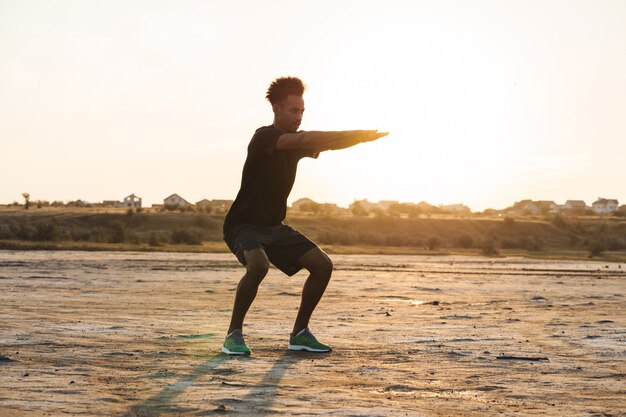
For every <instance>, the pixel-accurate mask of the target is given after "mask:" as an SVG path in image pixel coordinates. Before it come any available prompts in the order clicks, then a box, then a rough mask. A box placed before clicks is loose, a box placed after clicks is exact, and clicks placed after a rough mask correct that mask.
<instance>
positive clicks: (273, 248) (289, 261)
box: [224, 224, 317, 276]
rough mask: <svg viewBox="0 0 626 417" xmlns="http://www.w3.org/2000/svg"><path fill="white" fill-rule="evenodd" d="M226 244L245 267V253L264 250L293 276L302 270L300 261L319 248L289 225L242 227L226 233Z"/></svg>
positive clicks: (234, 227) (235, 227) (275, 263)
mask: <svg viewBox="0 0 626 417" xmlns="http://www.w3.org/2000/svg"><path fill="white" fill-rule="evenodd" d="M224 241H225V242H226V244H227V245H228V247H229V249H230V250H231V251H232V252H233V253H234V254H235V256H236V257H237V259H238V260H239V262H241V264H242V265H244V266H245V265H246V258H245V257H244V251H246V250H252V249H258V248H261V249H263V250H265V253H266V254H267V258H268V259H269V260H270V262H271V263H272V264H273V265H274V266H276V268H278V269H280V270H281V271H283V272H284V273H285V274H287V275H289V276H292V275H295V274H296V273H297V272H298V271H300V270H301V269H302V267H301V266H298V265H297V264H296V261H297V260H298V259H300V257H302V255H304V254H305V253H307V252H308V251H310V250H311V249H313V248H316V247H317V245H316V244H315V243H313V242H312V241H311V240H309V239H308V238H307V237H306V236H304V235H303V234H302V233H300V232H298V231H297V230H295V229H292V228H291V227H289V226H287V225H285V224H279V225H276V226H255V225H252V224H238V225H235V226H231V227H229V228H228V229H227V230H225V231H224Z"/></svg>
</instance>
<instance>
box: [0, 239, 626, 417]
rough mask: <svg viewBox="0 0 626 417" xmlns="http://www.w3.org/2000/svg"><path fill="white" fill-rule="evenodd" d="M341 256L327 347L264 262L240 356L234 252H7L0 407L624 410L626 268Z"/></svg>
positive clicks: (321, 326) (323, 313) (1, 278)
mask: <svg viewBox="0 0 626 417" xmlns="http://www.w3.org/2000/svg"><path fill="white" fill-rule="evenodd" d="M333 259H334V261H335V267H336V271H335V273H334V276H333V280H332V282H331V285H330V287H329V289H328V291H327V293H326V296H325V297H324V299H323V300H322V302H321V304H320V306H319V307H318V309H317V311H316V313H315V315H314V320H313V321H312V324H311V328H312V330H313V331H314V332H315V333H316V334H317V336H318V337H319V338H320V339H321V340H323V341H325V342H327V343H329V344H331V345H332V346H333V347H334V349H335V350H334V351H333V352H331V353H329V354H311V353H299V352H289V351H287V350H286V346H287V342H288V332H289V331H290V330H291V325H292V321H293V319H294V318H295V314H296V309H297V305H298V302H299V293H300V288H301V285H302V283H303V281H304V278H305V276H306V275H305V274H304V272H301V273H300V274H298V275H296V276H295V277H292V278H288V277H285V276H283V275H282V274H281V273H280V272H279V271H277V270H272V271H271V272H270V274H269V275H268V277H267V278H266V280H265V281H264V282H263V284H262V286H261V288H260V290H259V295H258V297H257V300H256V301H255V304H253V307H252V309H251V311H250V313H249V316H248V321H247V325H246V328H245V329H244V333H245V334H246V337H247V341H248V344H249V345H250V347H251V348H252V350H253V354H252V356H250V357H235V358H233V357H227V356H226V355H222V354H219V353H218V352H219V349H220V347H221V343H222V340H223V337H224V331H225V330H226V327H227V324H228V321H229V317H230V309H231V303H232V299H233V296H234V289H235V286H236V284H237V282H238V280H239V278H240V276H241V274H242V268H241V267H240V266H239V265H238V264H237V263H235V262H234V257H233V256H232V255H229V254H163V253H106V252H100V253H88V252H80V253H79V252H9V251H0V416H40V415H85V416H175V415H176V416H177V415H181V416H207V415H257V416H262V415H293V416H309V415H341V416H482V415H550V416H553V415H563V416H616V415H625V412H624V410H625V409H626V385H625V379H626V364H625V359H626V309H625V307H626V299H625V295H626V264H616V263H613V264H607V263H594V262H574V261H568V262H556V261H535V260H528V259H520V258H507V259H487V258H480V257H476V258H473V257H424V256H421V257H410V256H375V255H368V256H355V255H352V256H347V255H346V256H334V257H333Z"/></svg>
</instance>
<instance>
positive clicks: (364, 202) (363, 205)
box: [348, 198, 377, 211]
mask: <svg viewBox="0 0 626 417" xmlns="http://www.w3.org/2000/svg"><path fill="white" fill-rule="evenodd" d="M376 206H377V205H376V204H375V203H371V202H369V201H367V198H366V199H364V200H354V202H353V203H352V204H350V205H349V206H348V208H349V209H350V210H351V211H353V210H354V208H355V207H360V208H362V209H365V210H366V211H369V210H371V209H373V208H374V207H376Z"/></svg>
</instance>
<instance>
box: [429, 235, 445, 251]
mask: <svg viewBox="0 0 626 417" xmlns="http://www.w3.org/2000/svg"><path fill="white" fill-rule="evenodd" d="M440 246H441V239H439V238H438V237H437V236H431V237H429V238H428V239H426V247H428V250H435V249H438V248H439V247H440Z"/></svg>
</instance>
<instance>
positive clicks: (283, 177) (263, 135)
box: [224, 126, 318, 231]
mask: <svg viewBox="0 0 626 417" xmlns="http://www.w3.org/2000/svg"><path fill="white" fill-rule="evenodd" d="M284 133H286V132H285V131H283V130H281V129H277V128H275V127H274V126H263V127H260V128H259V129H257V130H256V132H255V133H254V136H252V140H250V144H249V145H248V157H247V158H246V162H245V164H244V166H243V174H242V176H241V188H240V189H239V193H238V194H237V198H235V201H234V202H233V205H232V206H231V208H230V211H229V212H228V214H227V215H226V219H225V221H224V231H226V230H227V229H228V228H229V227H232V226H235V225H237V224H254V225H257V226H274V225H277V224H280V223H281V222H282V221H283V220H284V219H285V215H286V214H287V197H288V196H289V193H290V192H291V188H292V187H293V183H294V181H295V179H296V170H297V168H298V161H299V160H300V159H301V158H304V157H307V156H308V157H312V158H317V155H318V154H317V153H314V152H313V150H311V149H289V150H277V149H276V141H277V140H278V138H279V137H280V136H281V135H282V134H284Z"/></svg>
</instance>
